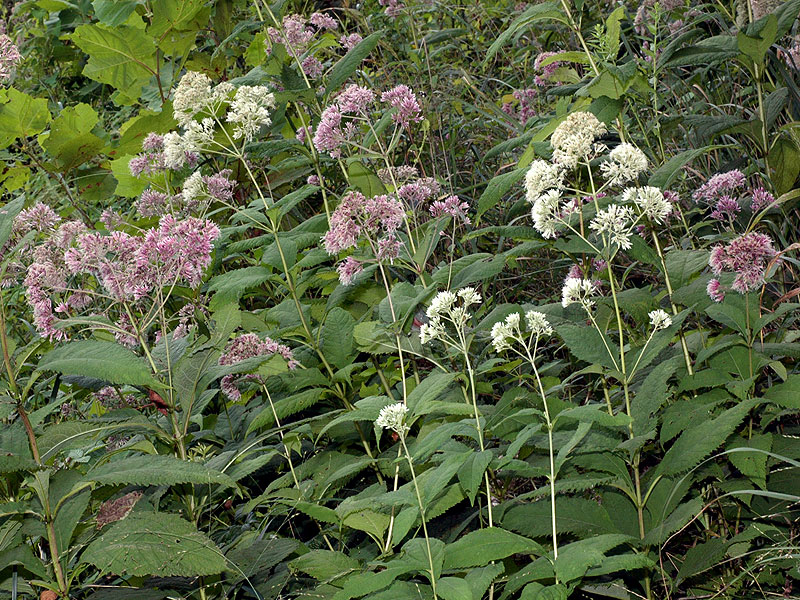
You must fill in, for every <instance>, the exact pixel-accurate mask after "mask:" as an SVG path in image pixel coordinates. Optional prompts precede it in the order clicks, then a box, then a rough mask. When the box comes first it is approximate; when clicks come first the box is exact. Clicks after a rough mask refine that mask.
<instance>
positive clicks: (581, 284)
mask: <svg viewBox="0 0 800 600" xmlns="http://www.w3.org/2000/svg"><path fill="white" fill-rule="evenodd" d="M594 293H595V286H594V284H593V283H592V282H591V280H589V279H578V278H577V277H567V279H565V280H564V287H563V288H562V289H561V306H563V307H564V308H566V307H568V306H569V305H570V304H574V303H578V304H580V305H581V306H583V307H584V308H585V309H586V310H588V309H589V308H590V307H592V306H594V300H592V296H593V295H594Z"/></svg>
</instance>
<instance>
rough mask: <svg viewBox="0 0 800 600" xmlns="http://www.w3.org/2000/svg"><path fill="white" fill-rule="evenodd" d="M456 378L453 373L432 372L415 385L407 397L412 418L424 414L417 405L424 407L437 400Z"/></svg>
mask: <svg viewBox="0 0 800 600" xmlns="http://www.w3.org/2000/svg"><path fill="white" fill-rule="evenodd" d="M454 380H455V375H454V374H453V373H438V372H437V373H432V374H430V375H428V376H427V377H426V378H425V379H423V380H422V381H421V382H420V383H419V385H418V386H417V387H415V388H414V389H413V390H412V391H411V393H410V394H409V395H408V398H407V399H406V404H407V406H408V409H409V415H410V418H412V420H413V418H414V417H416V416H418V415H419V414H422V413H421V412H420V413H418V412H417V407H420V409H422V408H423V407H424V406H425V405H426V404H427V403H429V402H432V401H433V400H436V399H437V398H438V397H439V396H440V395H441V394H442V392H444V390H445V389H447V386H449V385H450V384H451V383H453V381H454Z"/></svg>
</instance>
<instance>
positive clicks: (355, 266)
mask: <svg viewBox="0 0 800 600" xmlns="http://www.w3.org/2000/svg"><path fill="white" fill-rule="evenodd" d="M363 270H364V266H363V264H362V263H361V262H360V261H358V260H356V259H355V258H353V257H352V256H348V257H347V258H345V259H344V260H343V261H342V262H340V263H339V265H338V266H337V267H336V271H337V272H338V273H339V283H341V284H342V285H350V284H351V283H352V282H353V278H354V277H355V276H356V275H358V274H359V273H361V271H363Z"/></svg>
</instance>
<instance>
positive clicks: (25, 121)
mask: <svg viewBox="0 0 800 600" xmlns="http://www.w3.org/2000/svg"><path fill="white" fill-rule="evenodd" d="M7 94H8V96H7V99H8V101H7V102H5V104H2V105H0V147H3V148H5V147H6V146H8V145H9V144H10V143H11V142H13V141H14V140H16V139H18V138H21V139H25V138H28V137H31V136H33V135H37V134H39V133H41V132H42V131H43V130H44V128H45V127H46V126H47V124H48V123H49V122H50V111H49V110H47V100H45V99H44V98H31V97H30V96H29V95H28V94H25V93H23V92H19V91H17V90H15V89H14V88H9V90H8V92H7Z"/></svg>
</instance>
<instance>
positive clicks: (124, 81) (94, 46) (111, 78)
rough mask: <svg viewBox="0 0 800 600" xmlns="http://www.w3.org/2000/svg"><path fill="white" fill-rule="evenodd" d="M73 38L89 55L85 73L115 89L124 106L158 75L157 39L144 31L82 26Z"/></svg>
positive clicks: (133, 28) (97, 25) (126, 27)
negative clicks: (155, 60) (156, 70)
mask: <svg viewBox="0 0 800 600" xmlns="http://www.w3.org/2000/svg"><path fill="white" fill-rule="evenodd" d="M70 37H71V39H72V41H73V42H74V43H75V45H76V46H78V48H80V49H81V50H83V51H84V52H86V53H87V54H88V55H89V61H88V62H87V63H86V66H85V67H84V68H83V74H84V75H85V76H86V77H88V78H89V79H93V80H94V81H99V82H100V83H107V84H108V85H110V86H112V87H113V88H115V89H116V90H117V91H118V92H119V99H120V101H121V103H122V104H133V103H134V102H135V101H136V100H137V99H138V98H139V96H140V95H141V93H142V87H143V86H144V85H145V84H146V83H147V82H148V81H150V78H151V77H152V76H153V75H154V74H155V70H154V68H153V66H151V65H153V60H154V58H155V52H156V47H155V44H154V43H153V38H152V37H150V36H149V35H147V34H146V33H145V32H144V31H142V30H141V29H138V28H136V27H131V26H130V25H121V26H119V27H109V26H107V25H103V24H102V23H96V24H94V25H80V26H79V27H77V28H75V32H74V33H73V34H72V35H71V36H70Z"/></svg>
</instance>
